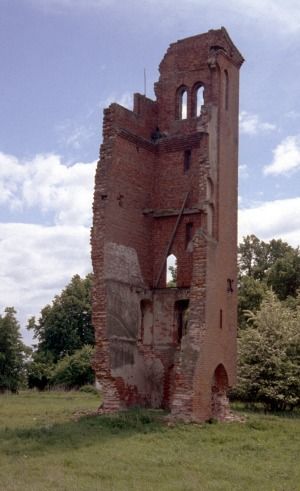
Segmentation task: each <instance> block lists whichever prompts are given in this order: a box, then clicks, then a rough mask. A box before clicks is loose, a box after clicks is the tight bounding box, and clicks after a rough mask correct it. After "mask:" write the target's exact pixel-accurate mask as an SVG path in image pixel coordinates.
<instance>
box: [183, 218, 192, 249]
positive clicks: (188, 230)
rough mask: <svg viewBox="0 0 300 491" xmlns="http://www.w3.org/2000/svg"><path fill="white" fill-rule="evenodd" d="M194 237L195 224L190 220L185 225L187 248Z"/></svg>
mask: <svg viewBox="0 0 300 491" xmlns="http://www.w3.org/2000/svg"><path fill="white" fill-rule="evenodd" d="M192 238H193V224H192V222H189V223H187V224H186V226H185V248H187V247H188V245H189V243H190V242H191V240H192Z"/></svg>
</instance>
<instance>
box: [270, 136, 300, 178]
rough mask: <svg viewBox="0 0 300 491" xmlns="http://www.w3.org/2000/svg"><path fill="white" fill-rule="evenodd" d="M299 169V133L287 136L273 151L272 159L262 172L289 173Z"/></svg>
mask: <svg viewBox="0 0 300 491" xmlns="http://www.w3.org/2000/svg"><path fill="white" fill-rule="evenodd" d="M299 169H300V135H296V136H287V137H286V138H285V139H284V140H283V141H282V142H281V143H279V145H277V147H276V148H275V150H274V151H273V161H272V163H271V164H270V165H266V166H265V167H264V174H265V175H268V174H273V175H279V174H286V175H287V174H291V173H293V172H295V171H297V170H299Z"/></svg>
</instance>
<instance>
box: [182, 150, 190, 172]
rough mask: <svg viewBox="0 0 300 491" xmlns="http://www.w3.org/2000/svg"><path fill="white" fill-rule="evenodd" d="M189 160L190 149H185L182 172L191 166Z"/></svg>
mask: <svg viewBox="0 0 300 491" xmlns="http://www.w3.org/2000/svg"><path fill="white" fill-rule="evenodd" d="M191 161H192V151H191V150H185V151H184V163H183V164H184V165H183V169H184V172H188V171H189V169H190V167H191Z"/></svg>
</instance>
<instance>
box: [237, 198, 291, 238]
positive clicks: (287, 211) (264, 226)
mask: <svg viewBox="0 0 300 491" xmlns="http://www.w3.org/2000/svg"><path fill="white" fill-rule="evenodd" d="M248 234H255V235H257V237H259V238H260V239H264V240H271V239H273V238H281V239H283V240H285V241H286V242H288V243H289V244H291V245H293V246H294V247H297V246H298V245H300V197H299V198H290V199H283V200H274V201H267V202H264V203H260V204H258V205H256V206H253V207H251V208H244V209H243V208H242V209H240V210H239V240H242V238H243V237H244V236H245V235H248Z"/></svg>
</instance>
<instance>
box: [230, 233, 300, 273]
mask: <svg viewBox="0 0 300 491" xmlns="http://www.w3.org/2000/svg"><path fill="white" fill-rule="evenodd" d="M293 252H295V249H293V247H292V246H290V245H289V244H287V242H283V241H282V240H281V239H272V240H271V241H270V242H264V241H263V240H260V239H258V238H257V237H256V236H255V235H247V236H246V237H244V238H243V241H242V242H241V243H240V245H239V247H238V258H239V270H240V274H241V275H247V276H251V277H253V278H255V279H256V280H261V281H262V280H265V279H266V274H267V272H268V270H269V269H270V267H271V266H273V264H274V263H275V262H276V261H277V260H278V259H280V258H282V257H284V256H285V254H287V253H293Z"/></svg>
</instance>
